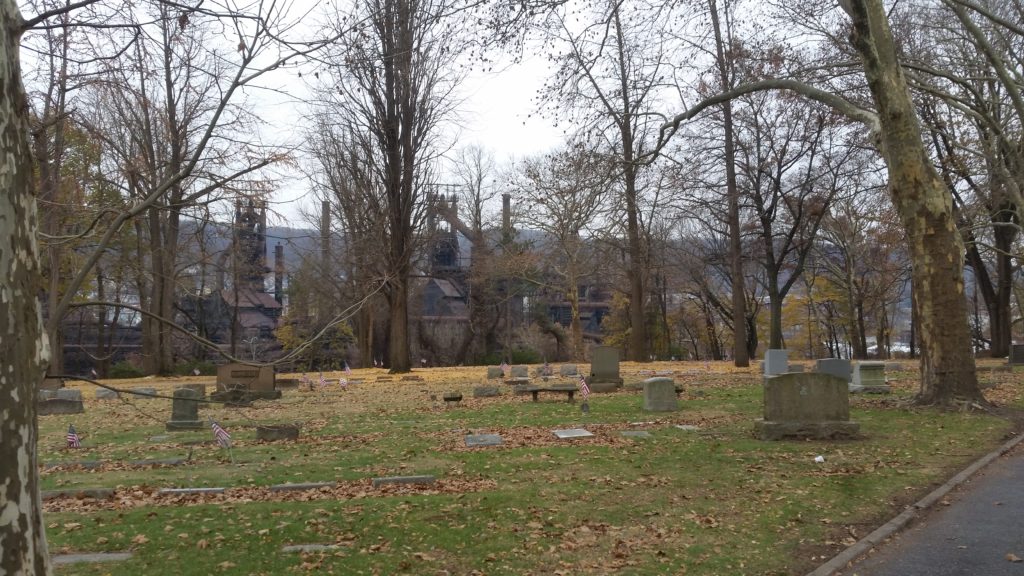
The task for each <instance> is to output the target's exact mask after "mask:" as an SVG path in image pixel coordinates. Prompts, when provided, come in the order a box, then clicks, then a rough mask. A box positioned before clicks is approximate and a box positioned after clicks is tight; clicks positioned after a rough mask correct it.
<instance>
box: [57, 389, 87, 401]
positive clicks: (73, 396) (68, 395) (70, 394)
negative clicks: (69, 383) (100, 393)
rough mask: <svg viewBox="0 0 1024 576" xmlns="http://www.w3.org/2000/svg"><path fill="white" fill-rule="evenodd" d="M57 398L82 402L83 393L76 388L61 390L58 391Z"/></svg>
mask: <svg viewBox="0 0 1024 576" xmlns="http://www.w3.org/2000/svg"><path fill="white" fill-rule="evenodd" d="M56 397H57V398H59V399H61V400H74V401H76V402H81V401H82V391H81V390H76V389H74V388H61V389H59V390H57V396H56Z"/></svg>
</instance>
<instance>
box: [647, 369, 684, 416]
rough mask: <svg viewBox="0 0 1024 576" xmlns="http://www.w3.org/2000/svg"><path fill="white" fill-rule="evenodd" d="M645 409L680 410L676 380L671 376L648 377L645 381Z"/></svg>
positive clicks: (653, 410) (657, 410) (652, 410)
mask: <svg viewBox="0 0 1024 576" xmlns="http://www.w3.org/2000/svg"><path fill="white" fill-rule="evenodd" d="M643 390H644V404H643V407H644V410H646V411H647V412H675V411H676V410H679V399H678V398H676V381H675V380H673V379H671V378H664V377H658V378H648V379H647V380H644V383H643Z"/></svg>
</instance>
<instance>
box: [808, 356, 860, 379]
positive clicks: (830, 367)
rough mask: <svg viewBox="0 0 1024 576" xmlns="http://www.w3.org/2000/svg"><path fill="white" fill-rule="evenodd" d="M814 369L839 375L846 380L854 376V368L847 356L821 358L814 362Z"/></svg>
mask: <svg viewBox="0 0 1024 576" xmlns="http://www.w3.org/2000/svg"><path fill="white" fill-rule="evenodd" d="M814 371H815V372H819V373H821V374H831V375H833V376H838V377H839V378H842V379H843V380H845V381H846V382H849V381H850V378H852V377H853V369H852V368H851V366H850V361H849V360H847V359H846V358H819V359H818V360H815V362H814Z"/></svg>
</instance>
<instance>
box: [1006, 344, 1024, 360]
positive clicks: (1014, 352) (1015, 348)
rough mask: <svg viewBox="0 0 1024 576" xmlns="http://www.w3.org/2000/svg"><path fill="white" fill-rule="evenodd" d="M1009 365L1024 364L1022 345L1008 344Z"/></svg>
mask: <svg viewBox="0 0 1024 576" xmlns="http://www.w3.org/2000/svg"><path fill="white" fill-rule="evenodd" d="M1008 361H1009V363H1010V364H1024V344H1010V358H1009V359H1008Z"/></svg>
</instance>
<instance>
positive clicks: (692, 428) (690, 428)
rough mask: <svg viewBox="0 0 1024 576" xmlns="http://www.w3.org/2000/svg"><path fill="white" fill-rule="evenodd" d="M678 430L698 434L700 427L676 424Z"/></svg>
mask: <svg viewBox="0 0 1024 576" xmlns="http://www.w3.org/2000/svg"><path fill="white" fill-rule="evenodd" d="M676 428H679V429H680V430H684V431H686V432H696V431H698V430H700V426H694V425H693V424H676Z"/></svg>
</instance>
